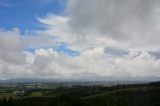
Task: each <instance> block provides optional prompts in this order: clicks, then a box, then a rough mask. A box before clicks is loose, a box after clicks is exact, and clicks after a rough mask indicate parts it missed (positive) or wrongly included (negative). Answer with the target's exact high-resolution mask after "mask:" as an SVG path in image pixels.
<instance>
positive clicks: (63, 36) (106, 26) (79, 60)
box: [0, 0, 160, 80]
mask: <svg viewBox="0 0 160 106" xmlns="http://www.w3.org/2000/svg"><path fill="white" fill-rule="evenodd" d="M68 3H69V4H68V10H67V11H66V12H67V13H66V14H67V16H56V15H53V14H48V15H47V16H46V17H45V18H37V19H38V21H39V22H41V23H42V24H44V28H45V30H39V31H35V32H36V36H23V37H22V36H21V35H20V32H19V30H18V29H14V30H12V31H3V30H1V31H0V78H1V79H5V78H19V77H25V78H57V79H81V80H82V79H86V80H91V79H97V80H98V78H104V79H105V78H106V80H107V78H111V79H113V78H117V79H125V78H127V79H128V78H135V79H137V78H146V77H147V78H150V77H160V71H159V69H160V59H159V58H156V56H154V55H153V54H151V53H150V52H152V51H156V52H159V46H160V43H159V40H160V37H159V35H158V33H159V28H160V27H159V24H160V23H159V18H157V17H159V6H158V4H159V2H158V1H146V2H144V0H134V1H133V0H122V1H119V0H99V1H97V0H69V2H68ZM20 36H21V37H20ZM62 42H64V43H66V44H68V45H69V46H70V47H71V48H73V49H76V50H78V51H80V55H79V56H76V57H74V58H73V57H70V56H67V55H64V54H62V53H59V52H58V51H56V50H55V49H54V48H55V47H57V46H59V44H61V43H62ZM32 46H33V47H34V46H35V47H37V48H35V49H36V50H35V51H32V52H29V51H25V52H24V51H22V48H23V49H24V48H27V47H32ZM107 48H112V49H115V50H113V51H111V49H107ZM125 51H127V52H125ZM113 52H114V53H115V55H118V54H120V53H121V54H120V55H119V56H118V57H116V56H115V55H114V53H113ZM124 52H125V53H124ZM111 53H113V55H112V56H111V55H110V54H111ZM128 80H129V79H128Z"/></svg>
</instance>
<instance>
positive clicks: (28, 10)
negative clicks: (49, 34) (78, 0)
mask: <svg viewBox="0 0 160 106" xmlns="http://www.w3.org/2000/svg"><path fill="white" fill-rule="evenodd" d="M42 1H43V2H45V0H0V18H1V19H0V25H1V26H0V27H1V28H5V29H6V30H11V29H13V28H14V27H17V28H20V30H21V32H22V33H24V31H25V30H26V29H28V30H37V29H38V30H39V29H40V30H41V29H43V27H42V25H41V24H40V23H39V22H38V21H37V19H36V17H45V16H46V15H47V13H53V14H57V15H59V14H62V13H63V10H64V9H65V7H66V2H67V0H52V2H48V3H43V2H42ZM50 1H51V0H50Z"/></svg>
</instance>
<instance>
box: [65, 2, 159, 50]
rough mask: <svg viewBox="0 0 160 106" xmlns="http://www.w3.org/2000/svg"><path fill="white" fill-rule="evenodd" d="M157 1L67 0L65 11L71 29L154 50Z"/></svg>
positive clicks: (157, 12) (157, 23)
mask: <svg viewBox="0 0 160 106" xmlns="http://www.w3.org/2000/svg"><path fill="white" fill-rule="evenodd" d="M159 4H160V2H159V1H157V0H154V1H150V0H147V1H146V0H134V1H133V0H121V1H119V0H99V1H97V0H69V3H68V10H67V13H68V16H69V17H70V25H71V27H72V29H73V30H74V31H75V32H78V33H82V32H83V33H87V32H98V33H99V34H98V35H97V36H103V38H104V39H108V37H111V38H112V39H114V40H116V42H119V43H121V44H124V45H126V46H129V47H139V48H141V49H142V48H143V49H153V50H156V49H159V46H158V45H160V43H159V40H160V37H159V29H160V26H159V24H160V19H159V17H160V15H159V12H160V11H159V8H160V6H159ZM84 36H88V35H85V34H84ZM155 43H156V44H157V45H155Z"/></svg>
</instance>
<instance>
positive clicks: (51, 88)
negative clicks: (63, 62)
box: [0, 82, 160, 106]
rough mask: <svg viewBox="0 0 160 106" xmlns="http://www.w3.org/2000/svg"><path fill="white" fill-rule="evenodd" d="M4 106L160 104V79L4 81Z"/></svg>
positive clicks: (0, 87) (0, 91)
mask: <svg viewBox="0 0 160 106" xmlns="http://www.w3.org/2000/svg"><path fill="white" fill-rule="evenodd" d="M0 106H160V82H153V83H144V84H118V85H112V86H104V85H80V84H78V85H75V84H70V83H19V84H0Z"/></svg>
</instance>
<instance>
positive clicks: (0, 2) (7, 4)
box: [0, 1, 14, 7]
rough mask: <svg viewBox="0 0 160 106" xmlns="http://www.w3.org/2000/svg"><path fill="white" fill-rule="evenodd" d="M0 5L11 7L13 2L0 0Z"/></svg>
mask: <svg viewBox="0 0 160 106" xmlns="http://www.w3.org/2000/svg"><path fill="white" fill-rule="evenodd" d="M0 6H4V7H13V6H14V4H11V3H8V2H6V1H0Z"/></svg>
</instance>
